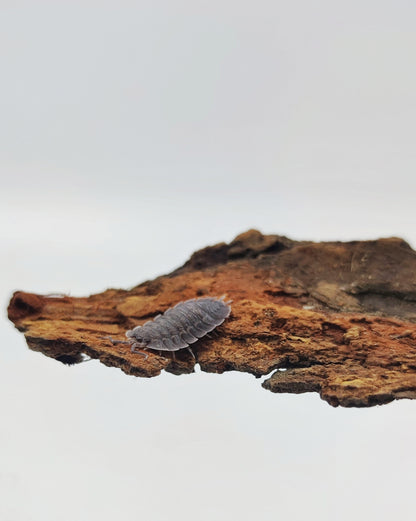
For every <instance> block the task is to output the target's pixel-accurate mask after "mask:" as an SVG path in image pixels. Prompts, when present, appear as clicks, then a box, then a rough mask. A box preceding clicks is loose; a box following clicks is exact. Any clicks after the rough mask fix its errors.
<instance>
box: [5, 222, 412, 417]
mask: <svg viewBox="0 0 416 521" xmlns="http://www.w3.org/2000/svg"><path fill="white" fill-rule="evenodd" d="M223 294H226V295H227V297H228V298H229V299H232V300H233V303H232V312H231V316H230V317H229V319H227V320H226V321H225V322H224V323H223V324H222V325H221V326H220V327H219V328H218V329H217V330H216V331H215V332H214V334H213V335H212V336H210V337H204V338H203V339H201V340H199V341H198V342H197V343H196V344H194V345H193V351H194V353H195V355H196V358H197V362H198V363H199V364H200V366H201V369H202V370H203V371H207V372H215V373H222V372H224V371H230V370H237V371H245V372H248V373H251V374H253V375H255V376H256V377H261V376H265V375H268V374H269V373H271V372H272V371H274V372H273V374H272V375H271V376H270V377H268V378H267V379H266V380H265V381H264V382H263V384H262V385H263V387H265V388H266V389H269V390H271V391H273V392H277V393H282V392H285V393H286V392H289V393H303V392H311V391H314V392H319V393H320V395H321V397H322V398H323V399H324V400H326V401H327V402H328V403H330V404H331V405H334V406H337V405H341V406H345V407H366V406H371V405H375V404H381V403H387V402H390V401H392V400H394V399H398V398H414V397H415V396H416V252H415V251H413V250H412V249H411V248H410V246H409V245H408V244H407V243H406V242H405V241H403V240H402V239H398V238H388V239H378V240H374V241H352V242H347V243H342V242H326V243H312V242H297V241H292V240H290V239H288V238H286V237H281V236H278V235H262V234H261V233H260V232H258V231H256V230H249V231H248V232H245V233H243V234H241V235H239V236H238V237H236V238H235V239H234V240H233V241H232V242H231V243H230V244H225V243H221V244H218V245H215V246H210V247H207V248H204V249H203V250H200V251H198V252H196V253H194V254H193V255H192V257H191V258H190V259H189V261H188V262H186V263H185V264H184V266H182V267H181V268H179V269H177V270H175V271H174V272H172V273H171V274H169V275H166V276H161V277H158V278H157V279H155V280H153V281H146V282H144V283H143V284H140V285H139V286H136V287H135V288H133V289H132V290H130V291H125V290H116V289H109V290H107V291H105V292H104V293H101V294H97V295H92V296H90V297H85V298H74V297H69V296H65V295H62V296H45V295H34V294H30V293H25V292H22V291H18V292H16V293H15V294H14V295H13V297H12V299H11V301H10V304H9V308H8V313H9V318H10V320H11V321H12V322H14V324H15V325H16V327H17V328H18V329H19V330H20V331H22V332H23V333H24V334H25V337H26V340H27V343H28V345H29V347H30V348H31V349H33V350H36V351H40V352H42V353H44V354H45V355H47V356H50V357H53V358H55V359H56V360H59V361H61V362H63V363H68V364H72V363H79V362H81V361H82V360H83V358H84V355H86V356H88V357H91V358H96V359H99V360H100V361H101V362H102V363H104V364H106V365H108V366H115V367H119V368H121V369H122V370H123V371H124V372H126V373H127V374H133V375H137V376H146V377H152V376H156V375H158V374H159V373H160V372H161V371H162V370H163V369H164V370H166V371H169V372H172V373H174V374H183V373H190V372H192V371H193V370H194V365H195V361H194V359H193V358H192V356H191V354H190V353H188V352H187V351H186V350H181V351H178V352H176V360H173V359H172V357H171V355H169V354H166V353H164V355H163V356H161V355H159V354H158V353H157V352H153V351H149V356H148V358H144V357H143V356H140V355H138V354H134V353H131V352H130V348H129V346H128V345H123V344H116V345H114V344H113V343H112V342H111V341H110V340H109V339H108V338H107V337H108V336H111V337H113V338H114V339H116V340H124V339H125V336H124V335H125V331H126V330H127V329H132V328H133V327H134V326H136V325H139V324H143V323H144V322H145V321H147V320H149V319H151V318H153V317H155V316H156V315H157V314H159V313H163V312H164V311H165V310H166V309H168V308H169V307H171V306H173V305H175V304H176V303H177V302H179V301H181V300H187V299H190V298H195V297H198V296H204V295H207V296H221V295H223Z"/></svg>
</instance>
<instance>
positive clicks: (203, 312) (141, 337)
mask: <svg viewBox="0 0 416 521" xmlns="http://www.w3.org/2000/svg"><path fill="white" fill-rule="evenodd" d="M224 298H225V297H224V296H222V297H221V298H215V297H202V298H196V299H191V300H186V301H185V302H179V304H176V306H174V307H173V308H170V309H168V310H167V311H165V312H164V313H163V315H157V317H155V318H154V319H153V320H150V321H149V322H146V323H145V324H143V326H137V327H135V328H134V329H131V330H129V331H127V332H126V336H127V337H128V338H129V340H130V342H132V345H131V350H132V352H140V351H138V349H139V350H140V349H147V348H149V349H155V350H157V351H172V352H174V351H178V350H179V349H183V348H185V347H186V348H187V349H188V350H189V351H190V352H191V354H192V356H194V354H193V353H192V351H191V349H190V348H189V345H190V344H193V343H194V342H196V341H197V340H198V339H199V338H202V337H203V336H205V335H206V334H207V333H209V332H210V331H212V330H213V329H215V328H216V327H217V326H219V325H220V324H222V323H223V322H224V320H225V319H226V318H227V317H228V316H229V314H230V312H231V307H230V303H231V301H228V302H225V300H224Z"/></svg>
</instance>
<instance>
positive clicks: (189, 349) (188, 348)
mask: <svg viewBox="0 0 416 521" xmlns="http://www.w3.org/2000/svg"><path fill="white" fill-rule="evenodd" d="M186 349H187V350H188V351H189V352H190V353H191V355H192V356H193V357H194V360H196V358H195V355H194V353H193V351H192V349H191V348H190V347H187V348H186Z"/></svg>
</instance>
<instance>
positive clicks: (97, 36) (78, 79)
mask: <svg viewBox="0 0 416 521" xmlns="http://www.w3.org/2000/svg"><path fill="white" fill-rule="evenodd" d="M415 16H416V7H415V4H414V2H411V1H405V0H395V1H385V0H378V1H368V0H360V1H355V0H349V1H348V2H341V1H334V0H328V1H323V0H317V1H315V2H310V1H308V0H294V1H290V2H289V1H286V2H285V1H279V0H274V1H265V0H257V1H256V2H246V1H241V0H240V1H238V2H237V1H235V0H232V1H226V0H225V1H224V0H222V1H218V0H211V1H210V2H205V1H200V0H192V1H191V0H182V1H178V0H169V1H168V0H151V1H149V0H144V1H142V2H134V1H131V2H128V1H120V0H119V1H117V2H115V1H113V0H111V1H101V2H92V1H86V0H83V1H82V2H80V1H75V0H72V1H58V0H56V1H50V2H46V1H41V0H37V1H36V2H34V1H26V2H23V1H19V0H17V1H13V2H11V1H7V0H3V1H0V71H1V82H0V115H1V116H0V176H1V185H0V187H1V193H0V232H1V237H0V239H1V244H0V247H1V256H0V273H1V275H0V289H1V292H2V293H1V303H2V309H3V317H2V323H1V330H0V339H1V349H0V397H1V398H0V405H1V423H0V519H2V520H5V521H26V520H30V521H32V520H42V521H52V520H53V521H55V520H62V521H81V520H88V521H90V520H100V521H107V520H108V521H109V520H111V521H112V520H114V519H116V518H120V519H123V520H127V521H130V520H136V519H147V520H149V521H153V520H155V521H156V520H157V521H159V520H161V521H164V520H172V521H174V520H181V521H187V520H195V519H198V520H202V521H205V520H206V521H208V520H212V519H216V520H221V521H222V520H231V519H239V520H242V521H245V520H247V521H248V520H250V521H251V520H261V521H263V520H264V521H269V520H275V519H281V518H285V519H294V520H303V519H311V520H334V519H336V520H350V519H356V520H361V519H363V520H368V519H377V520H388V519H392V518H396V519H400V520H401V521H406V520H411V519H412V520H413V519H414V468H415V464H416V454H415V451H414V437H415V427H416V403H415V402H410V401H402V402H397V403H394V404H391V405H387V406H383V407H377V408H373V409H367V410H345V409H344V410H343V409H333V408H331V407H329V406H328V405H327V404H326V403H324V402H322V401H321V400H320V399H319V397H318V396H317V395H315V394H310V395H301V396H292V395H291V396H287V395H273V394H271V393H269V392H267V391H265V390H263V389H262V388H261V387H260V381H259V380H255V379H254V378H253V377H251V376H249V375H245V374H237V373H230V374H226V375H209V374H203V373H200V372H198V373H196V374H194V375H188V376H180V377H175V376H172V375H169V374H163V375H162V376H161V377H158V378H154V379H151V380H145V379H137V378H133V377H129V376H126V375H124V374H123V373H122V372H121V371H119V370H116V369H109V368H106V367H105V366H102V365H100V364H99V363H98V362H89V363H86V364H81V365H79V366H76V367H66V366H64V365H61V364H59V363H57V362H55V361H53V360H51V359H48V358H46V357H44V356H43V355H40V354H38V353H34V352H31V351H29V350H28V349H27V347H26V344H25V342H24V339H23V336H22V335H21V334H19V333H18V332H17V331H16V330H15V329H14V328H13V326H12V325H11V324H10V323H9V322H8V321H7V319H6V312H5V309H6V306H7V303H8V301H9V299H10V296H11V294H12V292H13V291H14V290H16V289H22V290H25V291H33V292H39V293H50V292H63V293H69V294H71V295H75V296H77V295H88V294H90V293H97V292H100V291H102V290H104V289H106V288H108V287H123V288H128V287H131V286H134V285H135V284H137V283H139V282H142V281H143V280H146V279H151V278H153V277H155V276H157V275H160V274H163V273H168V272H170V271H172V270H173V269H174V268H176V267H178V266H179V265H181V264H182V263H183V262H185V261H186V260H187V258H188V257H189V256H190V254H191V253H192V252H193V251H195V250H196V249H198V248H201V247H204V246H206V245H208V244H214V243H217V242H221V241H230V240H231V239H232V238H233V237H234V236H235V235H237V234H238V233H241V232H243V231H246V230H247V229H249V228H258V229H260V230H261V231H262V232H264V233H277V234H282V235H287V236H289V237H291V238H294V239H309V240H338V239H341V240H348V239H366V238H377V237H386V236H392V235H395V236H401V237H403V238H405V239H406V240H408V241H409V242H410V244H411V245H412V246H415V245H416V231H415V219H414V207H415V192H416V190H415V189H416V177H415V175H414V172H415V167H416V151H415V121H416V104H415V92H416V73H415V50H416V46H415V45H416V37H415V32H414V28H415Z"/></svg>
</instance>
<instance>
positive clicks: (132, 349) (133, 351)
mask: <svg viewBox="0 0 416 521" xmlns="http://www.w3.org/2000/svg"><path fill="white" fill-rule="evenodd" d="M138 347H139V348H141V349H137V348H138ZM145 349H146V348H145V347H143V346H141V345H140V344H137V343H136V342H135V343H134V344H132V345H131V352H132V353H138V354H139V355H143V356H144V358H145V360H147V359H148V358H149V353H144V351H145Z"/></svg>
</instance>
